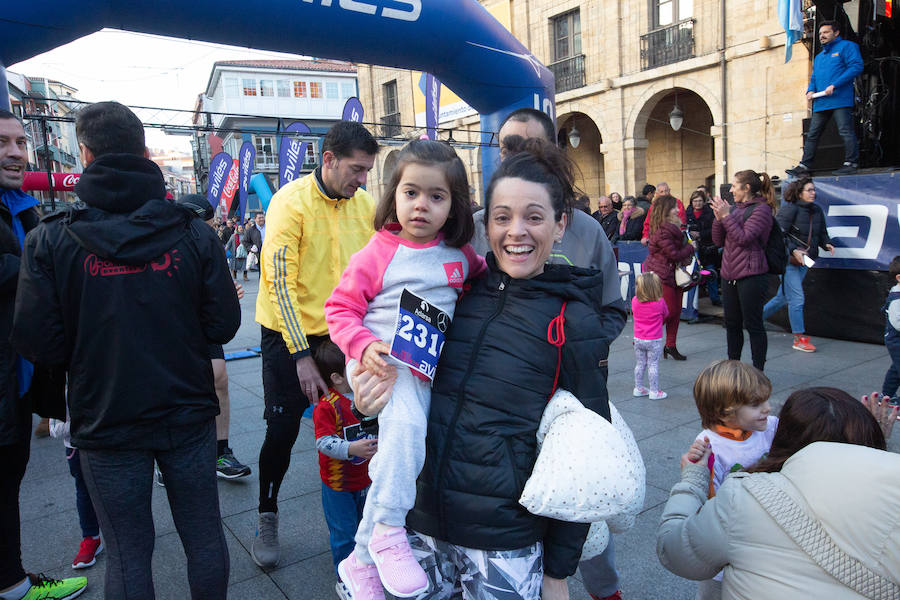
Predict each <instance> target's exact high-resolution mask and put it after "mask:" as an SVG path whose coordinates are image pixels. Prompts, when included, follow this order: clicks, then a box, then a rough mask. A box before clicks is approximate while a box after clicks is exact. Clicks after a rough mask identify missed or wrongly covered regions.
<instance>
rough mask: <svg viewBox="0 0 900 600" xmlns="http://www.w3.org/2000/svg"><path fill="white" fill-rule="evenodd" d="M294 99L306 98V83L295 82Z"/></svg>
mask: <svg viewBox="0 0 900 600" xmlns="http://www.w3.org/2000/svg"><path fill="white" fill-rule="evenodd" d="M294 98H306V82H305V81H295V82H294Z"/></svg>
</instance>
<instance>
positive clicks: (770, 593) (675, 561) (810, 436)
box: [656, 388, 900, 600]
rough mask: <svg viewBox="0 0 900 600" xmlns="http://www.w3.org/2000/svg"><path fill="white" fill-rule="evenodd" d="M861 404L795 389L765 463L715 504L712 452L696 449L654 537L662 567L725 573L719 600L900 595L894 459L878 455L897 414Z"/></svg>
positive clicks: (898, 478)
mask: <svg viewBox="0 0 900 600" xmlns="http://www.w3.org/2000/svg"><path fill="white" fill-rule="evenodd" d="M864 402H865V403H867V404H866V405H867V406H869V407H870V410H872V413H871V414H870V413H869V411H867V410H866V407H864V406H863V404H861V403H860V402H859V401H857V400H855V399H853V398H852V397H850V396H849V395H848V394H846V393H845V392H842V391H840V390H837V389H834V388H811V389H807V390H800V391H798V392H794V393H793V394H792V395H791V396H790V397H789V398H788V400H787V402H786V403H785V405H784V408H783V409H782V411H781V416H780V422H779V426H778V431H777V432H776V434H775V438H774V439H773V441H772V448H771V450H770V452H769V455H768V457H767V458H766V459H764V460H763V461H761V462H760V463H759V464H757V466H756V467H754V468H753V469H751V470H752V471H753V472H752V473H736V474H734V475H732V476H730V477H729V478H728V479H726V480H725V483H723V484H722V486H721V487H720V488H719V491H718V493H717V494H716V496H715V497H714V498H712V499H710V500H707V499H706V498H707V491H708V489H709V487H708V486H709V470H708V469H707V467H706V464H707V459H708V458H709V450H708V449H704V448H702V444H701V445H700V446H701V447H699V448H698V447H697V446H692V448H691V450H690V451H689V452H688V454H685V456H684V457H683V459H682V464H683V467H682V479H681V482H680V483H678V484H676V485H675V487H673V488H672V493H671V495H670V497H669V501H668V503H667V504H666V507H665V510H664V511H663V516H662V522H661V523H660V526H659V530H658V531H657V545H656V550H657V554H658V555H659V559H660V561H661V562H662V564H663V565H664V566H665V567H666V568H667V569H668V570H670V571H672V572H673V573H675V574H676V575H679V576H681V577H686V578H688V579H696V580H703V579H709V578H711V577H712V576H713V575H715V574H716V573H717V572H718V571H719V570H721V569H723V568H724V571H725V575H724V580H723V587H722V598H723V599H724V600H737V599H742V600H743V599H746V600H750V599H753V600H756V599H760V598H791V599H794V598H816V599H821V598H828V599H841V600H843V599H857V598H860V599H861V598H884V599H888V598H890V599H894V600H896V599H898V598H900V510H898V508H897V507H898V506H900V455H897V454H893V453H888V452H884V449H885V435H890V427H891V426H892V424H893V422H894V420H896V416H897V410H896V409H894V410H889V409H888V407H887V403H886V402H883V403H881V404H880V405H879V403H878V398H877V395H875V394H873V398H872V400H871V401H870V400H869V399H868V398H864ZM873 414H874V415H876V417H877V419H876V418H873ZM704 450H705V451H704Z"/></svg>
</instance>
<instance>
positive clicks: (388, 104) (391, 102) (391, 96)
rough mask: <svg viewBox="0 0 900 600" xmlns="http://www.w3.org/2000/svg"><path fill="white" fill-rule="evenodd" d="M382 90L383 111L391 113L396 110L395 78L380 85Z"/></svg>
mask: <svg viewBox="0 0 900 600" xmlns="http://www.w3.org/2000/svg"><path fill="white" fill-rule="evenodd" d="M382 88H383V90H384V112H385V114H388V115H389V114H392V113H395V112H398V110H397V80H396V79H395V80H393V81H389V82H387V83H385V84H384V85H383V86H382Z"/></svg>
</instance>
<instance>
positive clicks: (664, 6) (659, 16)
mask: <svg viewBox="0 0 900 600" xmlns="http://www.w3.org/2000/svg"><path fill="white" fill-rule="evenodd" d="M650 14H651V19H652V23H651V25H652V28H653V29H657V28H659V27H665V26H666V25H671V24H672V23H676V22H678V21H683V20H685V19H690V18H691V17H692V16H693V14H694V0H651V1H650Z"/></svg>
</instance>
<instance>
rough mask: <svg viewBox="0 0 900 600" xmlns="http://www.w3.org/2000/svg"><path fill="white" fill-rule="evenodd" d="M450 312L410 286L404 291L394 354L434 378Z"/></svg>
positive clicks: (399, 308)
mask: <svg viewBox="0 0 900 600" xmlns="http://www.w3.org/2000/svg"><path fill="white" fill-rule="evenodd" d="M449 326H450V315H448V314H447V313H445V312H444V311H442V310H441V309H439V308H437V307H436V306H434V305H432V304H430V303H429V302H428V301H427V300H424V299H422V298H419V297H418V296H416V295H415V294H413V293H412V292H410V291H409V290H407V289H404V290H403V293H402V294H401V295H400V304H399V306H398V307H397V325H396V327H395V329H394V339H393V341H392V342H391V356H392V357H394V359H396V360H398V361H399V362H401V363H402V364H404V365H406V366H408V367H409V368H410V369H413V370H415V371H418V372H419V373H422V374H423V375H425V376H426V377H428V379H434V370H435V368H437V362H438V357H439V356H440V355H441V349H442V348H443V347H444V333H445V332H446V331H447V327H449Z"/></svg>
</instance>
